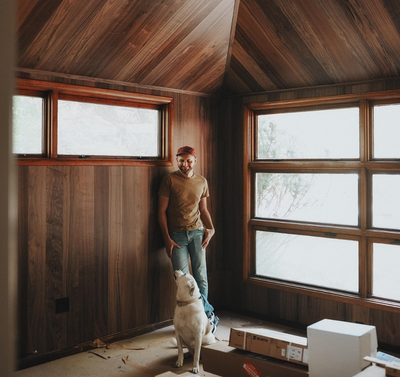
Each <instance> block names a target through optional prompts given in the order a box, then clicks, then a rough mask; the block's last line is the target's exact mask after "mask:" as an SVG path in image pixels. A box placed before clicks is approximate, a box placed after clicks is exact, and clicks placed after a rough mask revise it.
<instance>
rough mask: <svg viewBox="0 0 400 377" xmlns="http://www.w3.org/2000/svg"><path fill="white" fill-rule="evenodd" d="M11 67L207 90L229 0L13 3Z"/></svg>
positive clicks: (218, 67)
mask: <svg viewBox="0 0 400 377" xmlns="http://www.w3.org/2000/svg"><path fill="white" fill-rule="evenodd" d="M17 10H18V46H19V58H18V66H19V67H21V68H32V69H38V70H42V71H50V72H58V73H67V74H74V75H81V76H86V77H97V78H103V79H111V80H117V81H124V82H126V83H137V84H143V85H152V86H159V87H171V88H175V89H183V90H189V91H199V92H205V93H211V92H214V91H216V90H217V89H218V88H219V87H221V85H222V82H223V77H224V73H225V64H226V57H227V53H228V46H229V39H230V31H231V24H232V17H233V10H234V0H229V1H219V0H206V1H202V2H199V3H196V4H195V6H194V4H192V3H191V2H182V1H176V0H165V1H161V0H159V1H147V0H135V1H129V2H120V1H109V0H101V1H95V2H80V1H53V0H50V1H49V0H43V1H40V2H37V3H35V5H34V6H32V3H31V1H30V0H19V2H18V9H17Z"/></svg>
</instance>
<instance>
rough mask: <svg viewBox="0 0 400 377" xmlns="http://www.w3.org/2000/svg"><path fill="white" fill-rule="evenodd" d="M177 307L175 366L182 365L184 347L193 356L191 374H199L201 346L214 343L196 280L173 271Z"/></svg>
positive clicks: (175, 320)
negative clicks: (176, 356)
mask: <svg viewBox="0 0 400 377" xmlns="http://www.w3.org/2000/svg"><path fill="white" fill-rule="evenodd" d="M174 275H175V280H176V285H177V287H178V290H177V292H176V300H177V305H176V308H175V316H174V326H175V336H176V342H177V345H178V360H177V362H176V366H177V367H178V368H180V367H181V366H182V365H183V346H184V345H186V346H187V348H188V349H189V352H190V353H191V354H192V355H193V369H192V372H193V373H199V360H200V350H201V345H202V344H211V343H215V342H216V340H215V337H214V334H212V333H211V325H210V322H209V320H208V318H207V316H206V313H205V312H204V307H203V301H202V299H201V296H200V290H199V287H198V286H197V283H196V280H195V279H194V277H193V276H192V275H190V274H184V273H183V272H182V271H180V270H176V271H175V274H174Z"/></svg>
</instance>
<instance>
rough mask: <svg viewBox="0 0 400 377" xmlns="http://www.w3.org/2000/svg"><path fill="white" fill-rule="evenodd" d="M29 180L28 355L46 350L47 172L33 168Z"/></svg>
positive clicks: (26, 256) (27, 253)
mask: <svg viewBox="0 0 400 377" xmlns="http://www.w3.org/2000/svg"><path fill="white" fill-rule="evenodd" d="M27 179H28V190H27V196H28V211H27V212H28V213H27V218H26V219H25V221H26V222H27V227H28V229H27V233H28V250H26V251H25V252H26V254H25V253H24V256H25V258H27V259H28V263H27V264H28V266H27V267H28V271H27V280H28V284H27V287H28V295H27V300H28V307H27V314H28V315H27V317H28V334H27V335H28V336H27V339H26V341H27V344H28V347H27V348H28V354H32V353H38V354H40V353H43V352H45V351H46V350H47V339H46V337H44V335H45V334H46V333H47V332H46V330H47V319H48V318H47V316H46V312H47V310H46V309H47V302H46V232H47V224H46V201H47V198H46V170H44V169H40V168H33V169H32V170H31V171H30V174H29V175H28V177H27Z"/></svg>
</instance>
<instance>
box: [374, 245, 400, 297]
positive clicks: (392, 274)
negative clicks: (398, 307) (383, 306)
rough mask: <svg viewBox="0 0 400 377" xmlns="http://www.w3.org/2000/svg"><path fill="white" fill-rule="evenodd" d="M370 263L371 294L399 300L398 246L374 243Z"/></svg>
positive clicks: (399, 259)
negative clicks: (371, 277)
mask: <svg viewBox="0 0 400 377" xmlns="http://www.w3.org/2000/svg"><path fill="white" fill-rule="evenodd" d="M372 263H373V273H372V276H373V282H372V294H373V295H374V296H378V297H382V298H388V299H392V300H400V273H399V266H400V246H398V245H387V244H380V243H374V245H373V262H372Z"/></svg>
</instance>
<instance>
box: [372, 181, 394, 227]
mask: <svg viewBox="0 0 400 377" xmlns="http://www.w3.org/2000/svg"><path fill="white" fill-rule="evenodd" d="M399 193H400V175H394V174H391V175H387V174H374V175H373V176H372V226H374V227H376V228H390V229H400V195H399Z"/></svg>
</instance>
